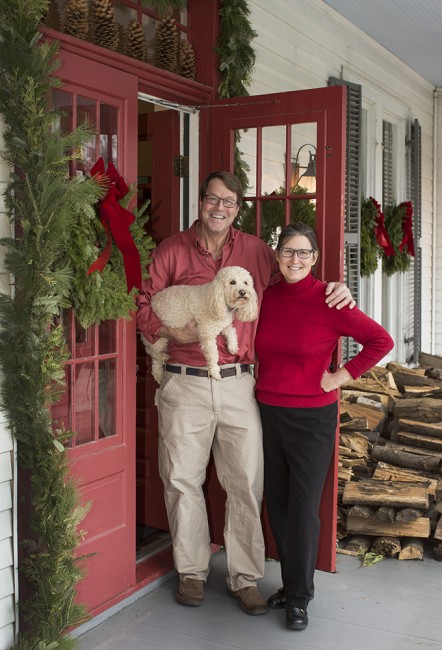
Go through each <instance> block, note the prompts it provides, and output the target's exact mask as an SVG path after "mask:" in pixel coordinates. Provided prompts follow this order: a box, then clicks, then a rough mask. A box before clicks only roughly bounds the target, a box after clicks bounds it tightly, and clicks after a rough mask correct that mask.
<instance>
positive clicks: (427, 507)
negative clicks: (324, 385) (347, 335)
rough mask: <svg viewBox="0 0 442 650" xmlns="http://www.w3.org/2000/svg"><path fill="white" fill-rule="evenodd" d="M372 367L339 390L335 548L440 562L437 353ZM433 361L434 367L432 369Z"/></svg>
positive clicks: (441, 447) (441, 451)
mask: <svg viewBox="0 0 442 650" xmlns="http://www.w3.org/2000/svg"><path fill="white" fill-rule="evenodd" d="M421 364H422V365H421V366H419V367H418V368H407V367H405V366H403V365H401V364H398V363H390V364H388V365H387V367H386V368H381V367H376V368H374V369H373V370H371V371H370V372H369V373H367V374H366V375H364V376H363V377H361V378H360V379H358V380H356V381H351V382H348V383H347V384H345V385H344V386H343V387H342V389H341V423H340V442H339V472H338V487H339V491H338V528H337V536H338V540H339V546H340V549H339V550H340V551H341V552H347V553H350V554H355V555H358V554H364V553H366V552H368V551H369V552H370V553H372V554H376V555H381V556H388V557H397V558H399V559H401V560H405V559H423V558H424V548H425V546H427V545H429V546H430V547H431V550H432V552H433V554H434V556H435V557H436V558H438V559H440V560H442V518H441V513H442V358H440V357H430V356H429V355H422V356H421ZM436 366H439V368H438V367H436Z"/></svg>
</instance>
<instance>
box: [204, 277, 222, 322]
mask: <svg viewBox="0 0 442 650" xmlns="http://www.w3.org/2000/svg"><path fill="white" fill-rule="evenodd" d="M224 283H225V279H223V276H222V275H220V274H218V275H216V276H215V278H214V279H213V280H212V282H211V283H210V286H209V295H208V301H207V302H208V304H207V309H208V311H209V313H210V316H211V317H212V318H214V319H215V320H222V319H223V318H224V317H225V315H226V299H225V297H224Z"/></svg>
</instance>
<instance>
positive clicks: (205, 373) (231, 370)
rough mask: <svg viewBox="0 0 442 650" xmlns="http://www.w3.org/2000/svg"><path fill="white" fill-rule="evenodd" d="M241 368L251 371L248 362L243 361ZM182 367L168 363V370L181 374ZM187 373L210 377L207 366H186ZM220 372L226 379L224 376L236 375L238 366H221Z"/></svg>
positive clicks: (242, 370)
mask: <svg viewBox="0 0 442 650" xmlns="http://www.w3.org/2000/svg"><path fill="white" fill-rule="evenodd" d="M240 368H241V372H249V370H250V366H249V364H248V363H242V364H241V366H240ZM181 369H182V366H171V365H170V364H169V363H166V370H167V372H175V373H177V374H179V375H180V374H181ZM185 374H186V375H192V376H193V377H206V378H207V377H209V371H208V370H207V368H191V367H190V366H186V371H185ZM220 374H221V378H222V379H224V377H234V376H235V375H236V366H233V367H232V368H220Z"/></svg>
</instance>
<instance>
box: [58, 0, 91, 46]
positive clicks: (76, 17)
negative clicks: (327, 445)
mask: <svg viewBox="0 0 442 650" xmlns="http://www.w3.org/2000/svg"><path fill="white" fill-rule="evenodd" d="M63 31H64V33H65V34H69V35H70V36H75V37H76V38H81V39H83V40H85V39H86V38H87V35H88V31H89V23H88V3H87V0H67V2H66V7H65V10H64V21H63Z"/></svg>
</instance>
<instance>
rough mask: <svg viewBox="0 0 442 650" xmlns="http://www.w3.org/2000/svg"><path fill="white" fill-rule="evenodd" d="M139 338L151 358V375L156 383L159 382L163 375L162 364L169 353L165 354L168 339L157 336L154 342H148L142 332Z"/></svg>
mask: <svg viewBox="0 0 442 650" xmlns="http://www.w3.org/2000/svg"><path fill="white" fill-rule="evenodd" d="M141 340H142V341H143V344H144V347H145V348H146V352H147V353H148V354H149V355H150V357H151V360H152V364H151V372H152V376H153V378H154V379H155V381H156V382H157V384H161V381H162V379H163V375H164V364H165V363H166V361H167V359H168V358H169V355H168V354H167V346H168V343H169V341H168V340H167V339H166V338H164V337H162V338H159V339H158V341H156V342H155V343H150V342H149V341H148V340H147V339H146V338H145V337H144V336H143V335H142V334H141Z"/></svg>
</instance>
